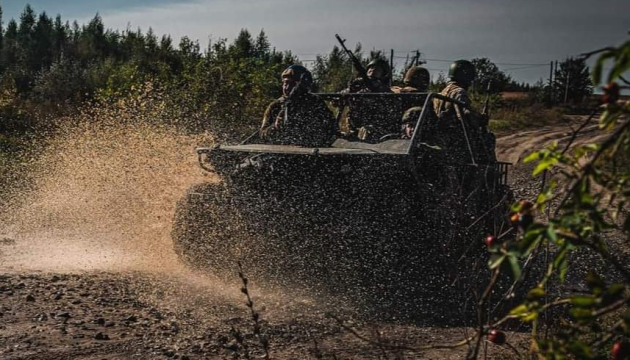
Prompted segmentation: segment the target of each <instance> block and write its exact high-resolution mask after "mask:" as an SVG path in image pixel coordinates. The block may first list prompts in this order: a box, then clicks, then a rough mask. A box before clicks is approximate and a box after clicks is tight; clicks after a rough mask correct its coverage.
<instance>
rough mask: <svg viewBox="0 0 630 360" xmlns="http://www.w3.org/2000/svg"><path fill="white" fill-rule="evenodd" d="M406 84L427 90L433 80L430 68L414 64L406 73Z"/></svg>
mask: <svg viewBox="0 0 630 360" xmlns="http://www.w3.org/2000/svg"><path fill="white" fill-rule="evenodd" d="M403 82H404V83H405V86H411V87H414V88H416V89H419V90H426V89H427V88H428V87H429V83H430V82H431V75H429V70H427V69H426V68H423V67H422V66H412V67H410V68H409V70H407V72H406V73H405V77H404V79H403Z"/></svg>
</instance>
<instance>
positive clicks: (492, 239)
mask: <svg viewBox="0 0 630 360" xmlns="http://www.w3.org/2000/svg"><path fill="white" fill-rule="evenodd" d="M498 241H499V239H497V237H496V236H494V235H488V237H487V238H486V245H487V246H488V247H492V246H494V245H495V244H497V243H498Z"/></svg>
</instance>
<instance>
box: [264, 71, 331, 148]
mask: <svg viewBox="0 0 630 360" xmlns="http://www.w3.org/2000/svg"><path fill="white" fill-rule="evenodd" d="M281 77H282V96H281V97H280V98H279V99H277V100H274V101H273V102H272V103H271V104H269V106H268V107H267V110H266V111H265V114H264V115H263V121H262V126H261V127H260V132H259V134H260V137H261V139H264V140H269V141H272V142H274V143H279V144H291V145H300V146H308V147H320V146H327V145H329V143H330V141H331V140H332V135H333V134H332V129H333V127H332V124H333V123H334V121H335V118H334V116H333V114H332V112H331V111H330V109H329V108H328V106H326V103H325V102H324V101H323V100H322V99H320V98H319V97H317V95H314V94H312V93H311V92H310V88H311V86H312V83H313V78H312V75H311V73H310V71H308V70H307V69H306V68H305V67H303V66H301V65H291V66H289V67H288V68H287V69H285V70H284V71H283V72H282V76H281Z"/></svg>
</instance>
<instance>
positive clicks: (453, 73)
mask: <svg viewBox="0 0 630 360" xmlns="http://www.w3.org/2000/svg"><path fill="white" fill-rule="evenodd" d="M448 77H449V78H450V79H451V80H453V81H456V82H459V83H462V84H470V83H472V82H473V81H474V80H475V78H476V77H477V73H476V71H475V65H473V64H472V63H471V62H470V61H468V60H457V61H455V62H454V63H452V64H451V67H450V68H449V69H448Z"/></svg>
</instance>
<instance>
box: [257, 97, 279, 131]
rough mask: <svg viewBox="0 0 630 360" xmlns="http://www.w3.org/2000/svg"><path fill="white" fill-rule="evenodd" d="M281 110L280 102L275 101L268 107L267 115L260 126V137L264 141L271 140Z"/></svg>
mask: <svg viewBox="0 0 630 360" xmlns="http://www.w3.org/2000/svg"><path fill="white" fill-rule="evenodd" d="M280 109H281V104H280V102H279V101H278V100H275V101H273V102H272V103H271V104H269V106H267V109H266V110H265V114H264V115H263V119H262V125H261V126H260V137H261V138H262V139H265V138H269V136H270V135H271V133H272V132H273V131H274V125H275V121H276V117H277V116H278V114H279V113H280Z"/></svg>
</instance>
